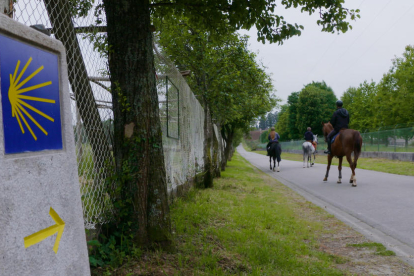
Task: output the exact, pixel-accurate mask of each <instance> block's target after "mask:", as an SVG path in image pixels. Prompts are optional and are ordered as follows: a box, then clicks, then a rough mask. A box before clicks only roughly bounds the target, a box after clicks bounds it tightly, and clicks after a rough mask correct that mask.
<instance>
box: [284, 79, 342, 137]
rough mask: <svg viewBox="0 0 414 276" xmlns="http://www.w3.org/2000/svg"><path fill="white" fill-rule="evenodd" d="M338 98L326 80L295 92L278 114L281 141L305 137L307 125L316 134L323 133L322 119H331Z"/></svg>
mask: <svg viewBox="0 0 414 276" xmlns="http://www.w3.org/2000/svg"><path fill="white" fill-rule="evenodd" d="M336 100H337V98H336V96H335V94H334V92H333V90H332V88H331V87H329V86H328V85H327V84H326V83H325V82H324V81H322V82H312V83H310V84H307V85H305V87H304V88H303V89H302V90H301V91H300V92H293V93H291V94H290V95H289V97H288V103H287V104H286V105H284V106H282V109H281V110H280V112H279V114H278V117H279V119H278V121H277V124H276V131H277V132H278V133H279V135H280V140H281V141H287V140H294V139H303V134H304V133H305V132H306V128H307V127H311V128H312V132H313V133H314V134H318V135H322V127H321V123H322V121H325V122H327V121H329V120H330V119H331V117H332V114H333V112H334V111H335V102H336Z"/></svg>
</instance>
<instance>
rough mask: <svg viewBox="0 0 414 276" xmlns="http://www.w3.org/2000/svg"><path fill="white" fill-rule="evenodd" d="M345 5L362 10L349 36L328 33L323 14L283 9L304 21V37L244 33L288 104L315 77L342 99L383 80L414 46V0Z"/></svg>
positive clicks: (355, 0) (362, 0) (357, 0)
mask: <svg viewBox="0 0 414 276" xmlns="http://www.w3.org/2000/svg"><path fill="white" fill-rule="evenodd" d="M344 6H345V7H347V8H349V9H360V10H361V12H360V15H361V18H360V19H357V21H351V25H352V27H353V29H352V30H349V31H348V32H347V33H345V34H343V33H341V34H339V35H338V34H331V33H325V32H324V33H323V32H321V27H319V26H318V25H317V24H316V20H317V19H318V15H317V14H314V15H312V16H309V15H308V14H306V13H301V12H300V9H293V8H292V9H289V10H285V9H284V8H283V7H281V8H279V9H277V10H276V11H275V12H276V13H277V14H280V15H283V16H284V18H285V20H286V21H287V22H288V23H291V24H293V23H298V24H300V25H303V26H304V28H305V29H304V30H303V31H302V35H301V36H299V37H294V38H291V39H289V40H287V41H285V42H284V43H283V45H281V46H280V45H277V44H269V43H266V44H262V43H261V42H258V41H257V37H256V30H253V29H252V30H250V31H242V32H240V33H242V34H248V35H249V36H250V50H251V51H253V52H258V59H259V60H261V61H262V63H263V64H264V65H265V66H266V67H267V68H268V69H267V72H268V73H271V74H272V79H273V82H274V86H275V88H276V90H277V92H276V94H277V96H278V97H279V98H281V99H282V104H283V103H286V100H287V97H288V96H289V95H290V93H292V92H296V91H300V90H301V89H302V88H303V86H304V85H305V84H308V83H310V82H312V81H322V80H324V81H325V82H326V83H327V85H329V86H330V87H332V89H333V90H334V92H335V94H336V96H337V97H338V98H339V97H340V96H341V95H342V94H343V92H344V91H345V90H346V89H347V88H349V87H350V86H352V87H357V86H359V84H360V83H362V82H364V80H367V81H371V80H373V81H375V82H378V81H380V80H381V78H382V76H383V74H384V73H386V72H388V70H389V69H390V67H391V65H392V59H394V58H395V57H396V56H397V57H401V56H402V53H403V52H404V48H405V46H407V45H410V44H411V45H414V0H345V4H344Z"/></svg>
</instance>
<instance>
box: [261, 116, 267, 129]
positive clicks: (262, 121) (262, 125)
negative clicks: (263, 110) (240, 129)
mask: <svg viewBox="0 0 414 276" xmlns="http://www.w3.org/2000/svg"><path fill="white" fill-rule="evenodd" d="M259 128H260V129H266V117H265V116H264V115H263V116H260V120H259Z"/></svg>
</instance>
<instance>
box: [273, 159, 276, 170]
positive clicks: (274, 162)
mask: <svg viewBox="0 0 414 276" xmlns="http://www.w3.org/2000/svg"><path fill="white" fill-rule="evenodd" d="M275 167H276V158H275V157H273V171H275Z"/></svg>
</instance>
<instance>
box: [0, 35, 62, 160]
mask: <svg viewBox="0 0 414 276" xmlns="http://www.w3.org/2000/svg"><path fill="white" fill-rule="evenodd" d="M0 82H1V84H0V85H1V86H0V87H1V105H2V110H3V131H4V147H5V153H6V154H12V153H22V152H34V151H43V150H59V149H62V126H61V119H60V101H59V67H58V56H57V54H53V53H51V52H46V51H43V50H41V49H38V48H36V47H33V46H30V45H28V44H25V43H23V42H20V41H17V40H14V39H12V38H9V37H6V36H3V35H0Z"/></svg>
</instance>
